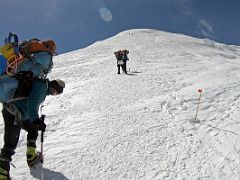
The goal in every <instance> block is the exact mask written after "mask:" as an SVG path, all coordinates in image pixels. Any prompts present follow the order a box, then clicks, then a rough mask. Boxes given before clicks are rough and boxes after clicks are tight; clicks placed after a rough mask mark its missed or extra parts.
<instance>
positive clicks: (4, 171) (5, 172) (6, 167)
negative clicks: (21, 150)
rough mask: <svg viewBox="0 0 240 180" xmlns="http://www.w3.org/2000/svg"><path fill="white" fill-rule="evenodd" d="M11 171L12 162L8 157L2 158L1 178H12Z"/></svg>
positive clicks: (7, 179) (2, 179) (8, 179)
mask: <svg viewBox="0 0 240 180" xmlns="http://www.w3.org/2000/svg"><path fill="white" fill-rule="evenodd" d="M9 171H10V162H9V161H8V160H6V159H3V158H0V180H11V178H10V175H9Z"/></svg>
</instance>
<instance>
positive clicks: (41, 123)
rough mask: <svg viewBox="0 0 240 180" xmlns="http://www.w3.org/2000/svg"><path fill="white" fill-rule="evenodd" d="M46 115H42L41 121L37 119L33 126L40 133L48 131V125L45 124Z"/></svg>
mask: <svg viewBox="0 0 240 180" xmlns="http://www.w3.org/2000/svg"><path fill="white" fill-rule="evenodd" d="M44 120H45V115H42V116H41V117H40V118H39V119H36V120H35V121H34V122H33V124H34V125H35V126H36V128H37V129H38V130H39V131H42V132H44V131H45V129H46V124H45V123H44Z"/></svg>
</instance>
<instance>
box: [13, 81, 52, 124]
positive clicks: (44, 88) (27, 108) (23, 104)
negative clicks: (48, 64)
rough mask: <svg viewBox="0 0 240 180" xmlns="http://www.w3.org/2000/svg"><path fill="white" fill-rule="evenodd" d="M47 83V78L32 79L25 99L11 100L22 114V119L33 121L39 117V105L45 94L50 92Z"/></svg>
mask: <svg viewBox="0 0 240 180" xmlns="http://www.w3.org/2000/svg"><path fill="white" fill-rule="evenodd" d="M48 83H49V81H48V80H34V81H33V85H32V90H31V92H30V94H29V96H28V97H27V99H24V100H20V101H16V102H13V104H14V105H15V106H16V107H17V109H18V110H19V111H20V113H21V115H22V119H21V120H22V121H26V120H30V121H31V122H33V121H35V120H37V119H38V118H39V115H38V111H39V107H40V105H41V103H42V102H43V101H44V100H45V98H46V96H47V95H49V94H50V88H49V86H48Z"/></svg>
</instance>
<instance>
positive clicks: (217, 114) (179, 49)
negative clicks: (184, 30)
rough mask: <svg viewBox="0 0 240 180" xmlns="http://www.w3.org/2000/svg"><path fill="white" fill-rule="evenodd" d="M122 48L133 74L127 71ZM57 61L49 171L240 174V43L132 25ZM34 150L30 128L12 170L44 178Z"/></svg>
mask: <svg viewBox="0 0 240 180" xmlns="http://www.w3.org/2000/svg"><path fill="white" fill-rule="evenodd" d="M79 38H80V39H81V37H79ZM119 49H128V50H129V51H130V53H129V58H130V61H129V62H128V64H127V69H128V70H130V71H129V74H128V75H124V74H121V75H117V67H116V60H115V57H114V54H113V52H114V51H117V50H119ZM54 63H55V65H54V69H53V72H52V73H51V74H50V78H51V79H53V78H60V79H63V80H64V81H65V82H66V88H65V92H64V93H63V94H62V95H60V96H54V97H48V98H47V100H46V101H45V102H44V108H43V113H44V114H46V115H47V119H46V122H47V125H48V127H47V130H46V133H45V139H44V140H45V141H44V154H45V161H44V164H43V168H44V169H43V173H44V179H45V180H46V179H54V180H67V179H69V180H79V179H84V180H85V179H97V180H99V179H103V180H105V179H109V180H115V179H119V180H120V179H146V180H148V179H158V180H200V179H201V180H203V179H210V180H230V179H231V180H239V179H240V143H239V135H240V120H239V117H240V81H239V78H240V47H238V46H229V45H224V44H219V43H216V42H213V41H210V40H207V39H205V40H202V39H195V38H191V37H188V36H184V35H180V34H172V33H166V32H161V31H155V30H130V31H125V32H122V33H120V34H118V35H116V36H114V37H112V38H109V39H107V40H104V41H100V42H97V43H95V44H93V45H91V46H89V47H87V48H85V49H81V50H78V51H73V52H69V53H67V54H63V55H59V56H57V57H56V58H55V59H54ZM200 88H202V89H203V93H202V97H201V101H200V108H199V113H198V119H197V121H195V119H194V117H195V114H196V111H197V104H198V98H199V95H200V94H199V92H198V89H200ZM1 118H2V117H1ZM0 122H1V124H0V130H1V136H0V138H1V139H3V127H4V126H3V121H2V119H1V120H0ZM0 145H1V146H2V145H3V141H2V140H1V143H0ZM38 148H39V149H40V143H39V145H38ZM25 151H26V133H25V132H24V131H22V134H21V137H20V140H19V143H18V147H17V151H16V155H15V156H13V164H14V165H15V166H16V168H11V176H12V177H13V178H14V179H22V180H25V179H29V180H30V179H40V177H41V171H40V170H39V169H36V170H34V171H32V172H30V171H29V169H28V167H27V164H26V157H25Z"/></svg>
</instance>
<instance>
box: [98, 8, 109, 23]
mask: <svg viewBox="0 0 240 180" xmlns="http://www.w3.org/2000/svg"><path fill="white" fill-rule="evenodd" d="M99 14H100V16H101V18H102V19H103V20H104V21H105V22H111V21H112V13H111V11H110V10H109V9H107V8H105V7H101V8H100V9H99Z"/></svg>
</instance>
